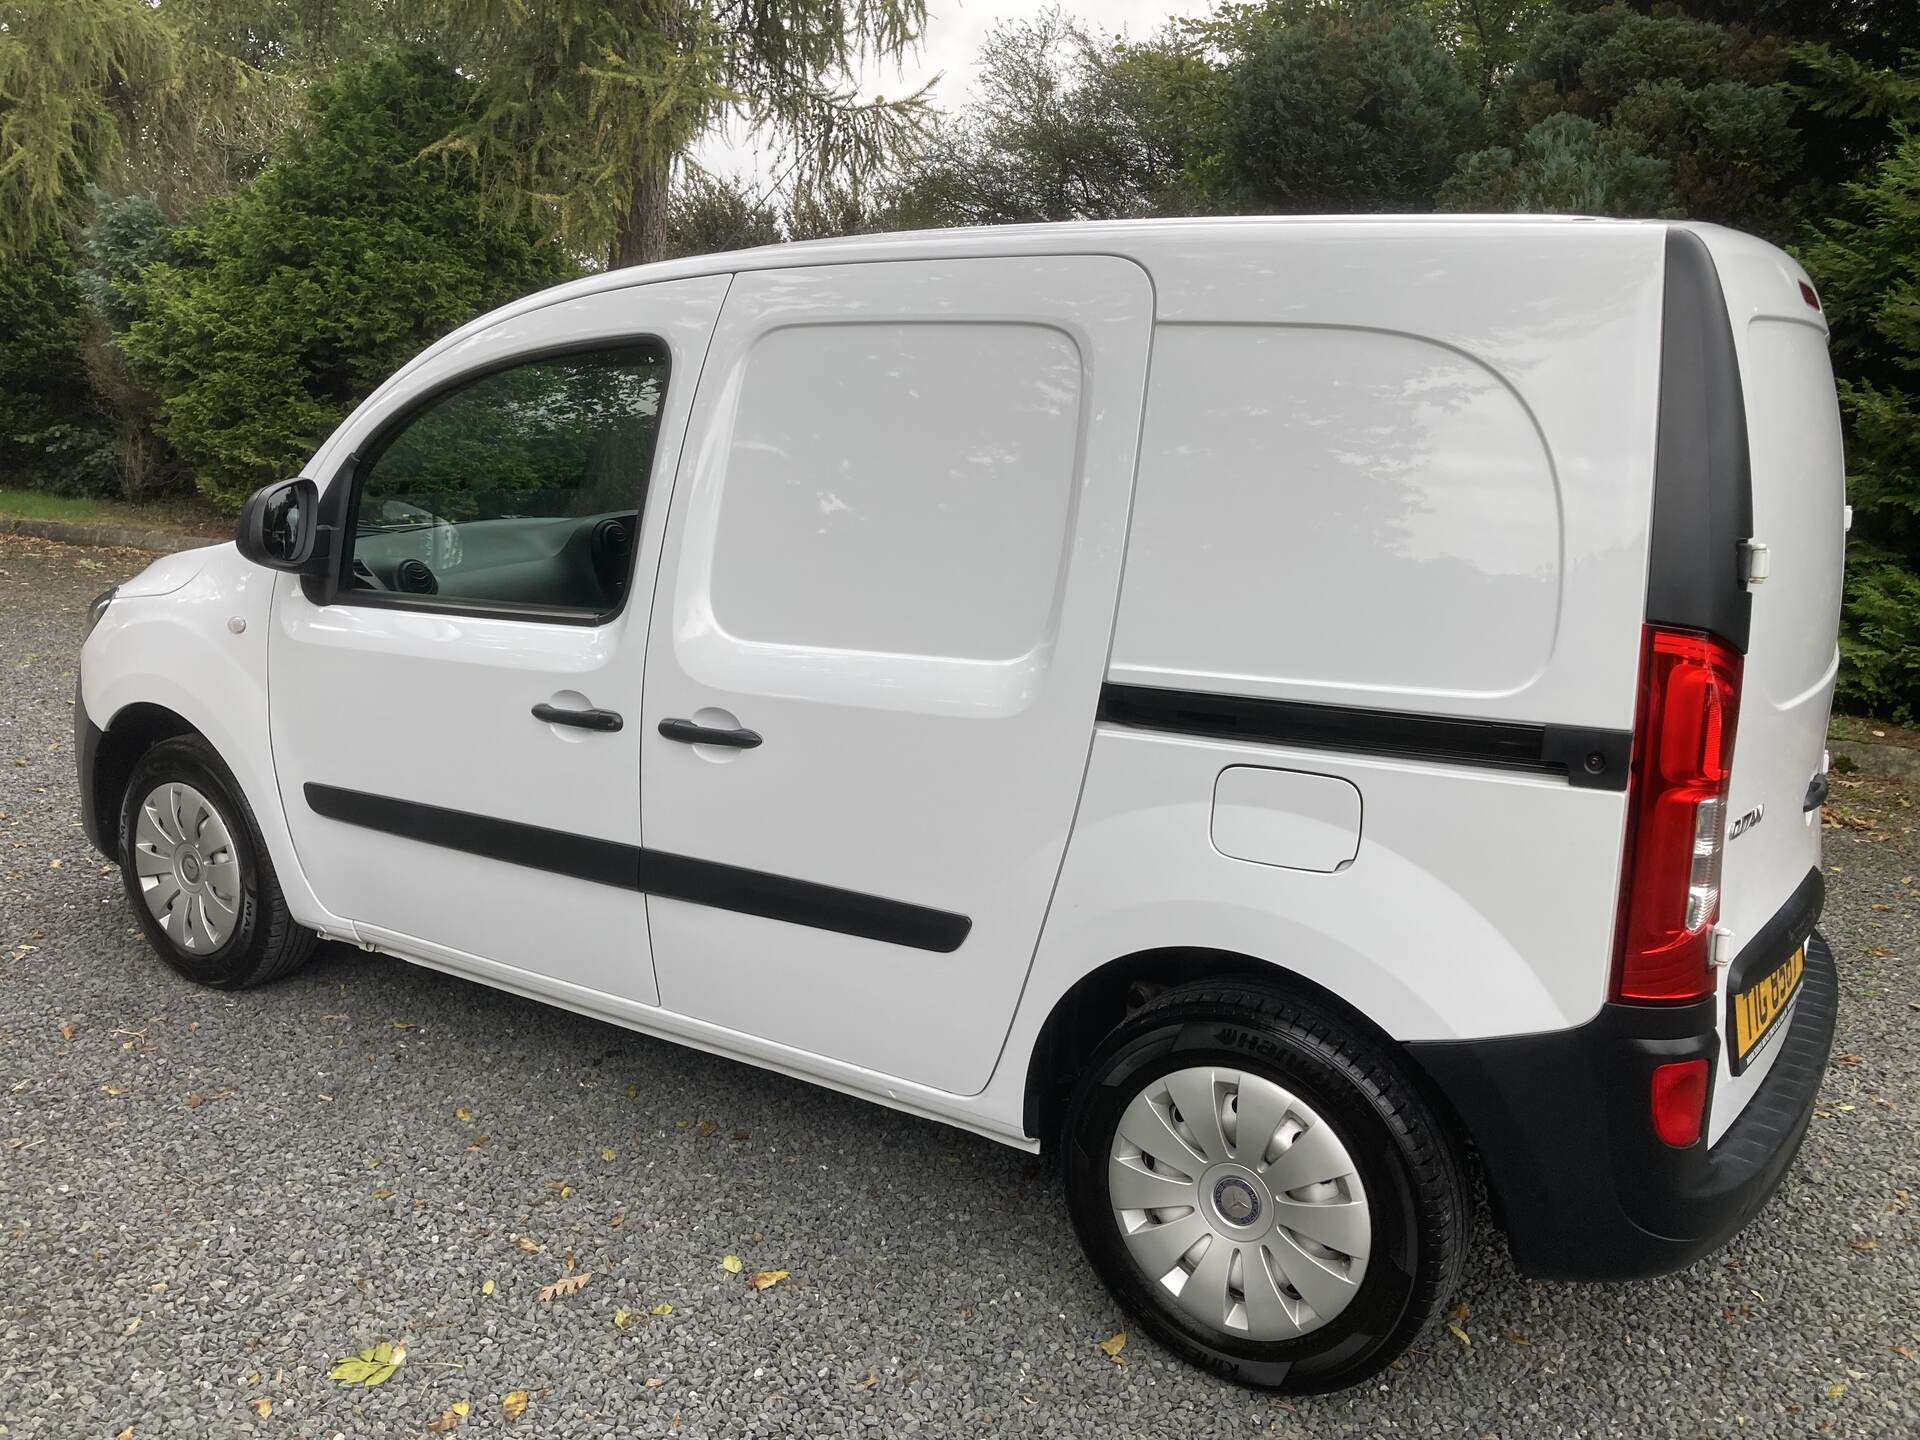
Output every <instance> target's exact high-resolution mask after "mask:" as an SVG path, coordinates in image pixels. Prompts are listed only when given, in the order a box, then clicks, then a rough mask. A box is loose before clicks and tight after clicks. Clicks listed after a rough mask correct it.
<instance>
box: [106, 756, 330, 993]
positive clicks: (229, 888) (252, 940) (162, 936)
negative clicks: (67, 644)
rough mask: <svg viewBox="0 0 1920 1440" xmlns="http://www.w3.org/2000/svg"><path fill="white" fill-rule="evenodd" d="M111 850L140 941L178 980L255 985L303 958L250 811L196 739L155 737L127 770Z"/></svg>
mask: <svg viewBox="0 0 1920 1440" xmlns="http://www.w3.org/2000/svg"><path fill="white" fill-rule="evenodd" d="M119 851H120V854H119V859H120V874H121V878H122V880H123V881H124V883H125V885H126V889H127V898H128V900H129V901H130V902H131V903H132V905H133V911H134V915H135V917H136V918H137V919H138V920H139V922H140V928H141V930H142V931H143V932H144V933H145V935H146V937H147V941H148V943H149V944H151V945H152V946H153V948H154V949H155V950H157V951H158V952H159V953H160V958H161V959H163V960H165V961H166V962H167V964H169V965H171V966H172V967H173V968H174V969H175V970H178V971H179V972H180V973H181V974H182V975H185V976H186V977H187V978H188V979H190V980H197V981H199V982H200V983H201V984H202V985H211V986H213V987H214V988H215V989H219V990H239V989H244V988H246V987H248V986H253V985H264V984H265V983H266V982H267V981H269V980H274V979H278V978H279V977H280V976H282V975H284V974H286V973H287V972H288V971H290V970H292V969H294V968H295V967H297V966H298V965H299V964H300V963H301V962H302V961H304V960H305V959H306V958H307V956H308V955H310V954H311V953H312V951H313V946H314V941H315V940H316V938H317V937H316V936H315V935H314V933H313V932H312V931H311V930H308V929H306V928H305V927H303V926H301V925H299V924H297V923H296V922H295V921H294V919H293V917H292V916H291V915H290V914H288V913H287V904H286V900H285V899H284V898H283V897H282V895H281V893H280V883H279V880H278V878H277V877H276V876H275V875H274V873H273V862H272V861H271V860H269V859H268V858H267V847H266V843H265V842H264V841H263V840H262V839H261V838H260V826H259V824H258V822H256V821H255V819H254V817H253V810H252V809H251V807H249V806H248V804H247V802H246V799H245V797H244V796H242V795H241V793H240V787H239V785H238V784H236V783H235V782H234V778H233V774H232V772H231V771H229V770H228V769H227V767H226V765H225V764H224V763H223V762H222V761H221V759H220V756H219V755H218V754H217V753H216V752H215V751H214V749H213V747H212V746H211V745H209V744H207V742H206V741H204V740H202V739H201V738H200V737H199V736H197V735H185V736H180V737H178V738H176V739H172V740H163V741H161V742H160V743H159V744H158V745H155V746H154V747H153V748H152V749H151V750H149V751H147V752H146V754H144V755H142V756H141V757H140V758H139V760H138V761H136V762H135V763H134V767H133V774H132V776H131V777H129V779H128V781H127V790H126V794H125V795H124V796H123V797H122V800H121V805H120V832H119Z"/></svg>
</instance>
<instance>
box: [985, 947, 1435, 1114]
mask: <svg viewBox="0 0 1920 1440" xmlns="http://www.w3.org/2000/svg"><path fill="white" fill-rule="evenodd" d="M1211 980H1233V981H1236V982H1238V983H1241V984H1245V985H1252V986H1255V987H1258V988H1260V989H1264V990H1270V991H1273V992H1275V993H1277V994H1280V995H1286V996H1292V997H1297V998H1299V999H1302V1000H1306V1001H1308V1002H1310V1003H1312V1004H1314V1005H1317V1006H1318V1007H1320V1008H1321V1009H1324V1010H1330V1011H1333V1012H1334V1013H1336V1014H1338V1015H1340V1016H1341V1017H1342V1018H1344V1019H1346V1020H1347V1021H1349V1022H1350V1023H1352V1024H1353V1025H1355V1026H1357V1027H1359V1028H1360V1029H1362V1030H1364V1031H1368V1032H1370V1033H1371V1034H1372V1036H1373V1037H1374V1038H1375V1039H1376V1040H1377V1041H1378V1042H1379V1043H1380V1044H1382V1045H1384V1046H1388V1047H1391V1048H1392V1049H1393V1050H1395V1051H1399V1050H1401V1048H1402V1047H1401V1046H1400V1044H1399V1042H1398V1041H1396V1040H1394V1039H1393V1038H1392V1037H1391V1036H1390V1035H1388V1034H1387V1033H1386V1031H1384V1030H1382V1029H1381V1028H1380V1027H1379V1026H1378V1025H1377V1024H1375V1023H1374V1022H1373V1021H1372V1020H1371V1019H1370V1018H1368V1016H1367V1015H1366V1014H1365V1013H1364V1012H1363V1011H1361V1010H1358V1009H1356V1008H1355V1007H1354V1006H1353V1004H1352V1003H1351V1002H1349V1001H1347V1000H1344V999H1342V998H1341V997H1340V996H1339V995H1337V994H1335V993H1334V992H1333V991H1331V990H1329V989H1327V988H1326V987H1325V986H1324V985H1320V984H1317V983H1316V982H1314V981H1312V980H1309V979H1308V978H1307V977H1306V976H1304V975H1301V974H1299V973H1298V972H1296V971H1293V970H1289V969H1287V968H1286V967H1285V966H1283V965H1278V964H1275V963H1274V962H1273V961H1271V960H1263V959H1261V958H1259V957H1258V956H1254V955H1247V954H1243V953H1239V952H1236V951H1232V950H1218V949H1211V948H1206V947H1163V948H1159V949H1153V950H1142V951H1139V952H1137V953H1135V954H1131V955H1122V956H1120V957H1118V958H1117V959H1114V960H1109V961H1108V962H1107V963H1106V964H1104V965H1101V966H1100V967H1098V968H1097V969H1094V970H1090V971H1089V972H1087V973H1086V974H1085V975H1083V976H1081V977H1080V979H1078V980H1077V981H1075V982H1074V983H1073V984H1072V985H1071V986H1070V987H1068V989H1067V990H1066V992H1065V993H1064V994H1062V995H1061V996H1060V998H1059V999H1058V1000H1056V1001H1055V1002H1054V1005H1053V1009H1052V1010H1051V1011H1050V1012H1049V1013H1048V1015H1047V1018H1046V1021H1045V1022H1044V1023H1043V1024H1042V1025H1041V1027H1040V1033H1039V1034H1038V1035H1037V1036H1036V1037H1035V1039H1034V1044H1033V1051H1032V1054H1031V1055H1030V1056H1029V1057H1028V1061H1027V1080H1026V1098H1025V1105H1024V1110H1023V1123H1024V1128H1025V1130H1026V1133H1027V1134H1028V1135H1029V1136H1031V1137H1033V1138H1034V1139H1037V1140H1039V1141H1040V1143H1041V1145H1042V1146H1043V1147H1051V1146H1052V1145H1054V1144H1055V1143H1056V1142H1057V1141H1058V1139H1059V1135H1060V1126H1061V1123H1062V1121H1063V1120H1064V1119H1065V1117H1066V1109H1067V1101H1068V1099H1069V1098H1070V1097H1071V1095H1072V1092H1073V1085H1074V1080H1075V1079H1076V1077H1077V1076H1078V1075H1079V1073H1080V1069H1081V1067H1082V1066H1083V1065H1084V1064H1085V1063H1086V1061H1087V1059H1088V1058H1089V1057H1090V1056H1092V1054H1093V1052H1094V1051H1095V1050H1096V1049H1097V1048H1098V1047H1099V1045H1100V1042H1101V1041H1102V1040H1104V1039H1105V1038H1106V1037H1107V1036H1108V1035H1109V1034H1111V1033H1112V1031H1113V1029H1114V1027H1115V1026H1117V1025H1119V1024H1120V1023H1121V1021H1123V1020H1125V1019H1126V1018H1127V1016H1128V1015H1130V1014H1131V1013H1132V1012H1133V1011H1134V1010H1136V1009H1138V1008H1139V1007H1140V1006H1141V1005H1143V1004H1145V1003H1146V1002H1147V1001H1149V1000H1151V999H1153V998H1154V996H1155V995H1157V994H1159V993H1160V992H1161V991H1162V990H1166V989H1170V988H1172V987H1174V986H1177V985H1189V984H1193V983H1195V982H1197V981H1211ZM1411 1068H1414V1069H1416V1070H1417V1068H1418V1067H1411ZM1423 1078H1424V1077H1423ZM1423 1088H1425V1089H1427V1090H1428V1091H1429V1095H1428V1098H1429V1099H1430V1100H1432V1101H1434V1102H1436V1103H1437V1104H1438V1105H1439V1108H1440V1109H1441V1110H1442V1111H1443V1112H1445V1111H1446V1109H1447V1107H1446V1106H1445V1104H1444V1101H1441V1100H1440V1098H1439V1097H1438V1096H1437V1095H1434V1094H1432V1093H1431V1091H1432V1087H1431V1086H1426V1087H1423ZM1447 1119H1448V1120H1449V1121H1450V1122H1451V1121H1452V1116H1451V1114H1450V1113H1448V1114H1447ZM1454 1128H1455V1133H1456V1135H1457V1134H1459V1133H1460V1132H1459V1130H1458V1126H1457V1124H1455V1126H1454Z"/></svg>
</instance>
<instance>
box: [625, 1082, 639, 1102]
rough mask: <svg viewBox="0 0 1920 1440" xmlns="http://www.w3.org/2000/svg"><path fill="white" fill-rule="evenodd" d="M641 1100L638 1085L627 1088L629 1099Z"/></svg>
mask: <svg viewBox="0 0 1920 1440" xmlns="http://www.w3.org/2000/svg"><path fill="white" fill-rule="evenodd" d="M639 1098H640V1087H639V1086H638V1085H629V1086H627V1099H629V1100H638V1099H639Z"/></svg>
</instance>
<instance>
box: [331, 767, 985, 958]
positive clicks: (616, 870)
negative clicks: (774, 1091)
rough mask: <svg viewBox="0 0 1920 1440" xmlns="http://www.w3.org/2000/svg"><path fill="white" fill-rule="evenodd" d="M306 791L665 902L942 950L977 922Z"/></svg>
mask: <svg viewBox="0 0 1920 1440" xmlns="http://www.w3.org/2000/svg"><path fill="white" fill-rule="evenodd" d="M304 789H305V792H306V797H307V806H308V808H309V809H311V810H312V811H313V813H314V814H316V815H323V816H325V817H326V818H327V819H329V820H339V821H343V822H344V823H346V824H348V825H359V826H362V827H364V828H366V829H368V830H378V831H381V832H382V833H383V834H387V835H398V836H400V837H402V838H403V839H407V840H418V841H420V842H421V843H422V844H426V845H438V846H441V847H442V848H444V849H448V850H459V851H463V852H464V853H466V854H468V855H482V856H485V857H486V858H487V859H489V860H504V861H506V862H507V863H508V864H511V865H525V866H528V867H530V868H532V869H535V870H548V871H552V872H553V873H555V874H558V875H572V876H574V877H576V878H578V879H581V880H591V881H593V882H594V883H595V884H598V885H615V886H619V887H622V888H624V889H629V890H639V891H642V892H644V893H645V894H648V895H657V896H659V897H660V898H661V899H663V900H684V901H686V902H688V903H689V904H692V905H707V906H711V907H712V908H714V909H716V910H732V911H736V912H738V913H740V914H745V915H759V916H762V917H764V918H766V919H768V920H782V921H785V922H787V923H788V924H792V925H807V926H811V927H812V928H814V929H816V930H832V931H834V932H836V933H838V934H841V935H856V936H859V937H860V938H861V939H863V940H880V941H884V942H886V943H887V944H889V945H905V946H909V947H911V948H913V949H915V950H933V951H937V952H939V953H941V954H949V953H951V952H952V951H955V950H958V949H959V948H960V945H961V943H962V942H963V941H964V940H965V939H966V938H967V932H968V931H970V930H971V929H972V928H973V921H972V920H970V919H969V918H968V917H966V916H965V915H956V914H954V913H953V912H951V911H948V910H935V909H933V908H931V907H929V906H925V905H913V904H909V903H908V902H907V901H904V900H888V899H886V898H884V897H882V896H878V895H867V894H863V893H862V892H860V891H858V890H842V889H839V888H838V887H836V886H832V885H817V884H815V883H814V882H813V881H811V880H795V879H793V878H791V877H789V876H785V875H770V874H768V873H766V872H765V871H761V870H746V869H742V868H741V867H739V866H737V865H723V864H720V863H719V862H717V861H713V860H696V859H693V858H691V857H690V856H686V855H671V854H668V853H666V852H665V851H661V850H648V849H646V848H644V847H642V846H639V845H622V844H620V843H619V842H617V841H613V840H596V839H593V838H592V837H590V836H585V835H573V834H569V833H568V832H567V831H564V830H549V829H546V828H545V827H543V826H539V825H523V824H521V823H520V822H518V821H516V820H502V819H500V818H498V817H497V816H492V815H475V814H473V813H471V812H469V811H466V810H449V809H446V808H444V807H442V806H439V805H423V804H421V803H420V802H419V801H416V800H396V799H394V798H393V797H391V796H387V795H369V794H367V793H366V792H365V791H361V790H343V789H341V788H340V787H339V786H336V785H316V784H312V783H309V784H307V785H306V786H305V787H304Z"/></svg>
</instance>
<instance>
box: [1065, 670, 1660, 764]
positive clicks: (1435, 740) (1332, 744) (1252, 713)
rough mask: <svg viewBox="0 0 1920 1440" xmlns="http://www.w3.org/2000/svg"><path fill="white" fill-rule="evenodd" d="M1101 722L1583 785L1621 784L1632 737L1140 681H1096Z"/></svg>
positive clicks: (1616, 732) (1624, 732)
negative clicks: (1534, 774) (1532, 774)
mask: <svg viewBox="0 0 1920 1440" xmlns="http://www.w3.org/2000/svg"><path fill="white" fill-rule="evenodd" d="M1100 718H1101V719H1102V720H1103V721H1106V722H1107V723H1108V724H1112V725H1128V726H1133V727H1135V728H1138V729H1143V730H1160V731H1166V732H1168V733H1171V734H1176V735H1197V736H1202V737H1204V738H1206V739H1210V740H1244V741H1251V742H1253V743H1255V744H1263V745H1299V746H1306V747H1309V748H1312V749H1318V750H1345V751H1350V752H1353V753H1357V754H1363V755H1390V756H1393V757H1396V758H1401V759H1413V760H1440V761H1446V762H1448V763H1451V764H1456V765H1490V766H1495V767H1498V768H1501V769H1508V770H1532V771H1539V772H1543V773H1546V774H1551V775H1560V776H1563V777H1565V779H1566V781H1567V783H1568V784H1570V785H1574V786H1578V787H1579V788H1581V789H1588V790H1625V789H1626V788H1627V761H1628V758H1629V756H1630V754H1631V752H1632V750H1633V734H1632V732H1631V731H1627V730H1588V729H1583V728H1580V727H1578V726H1571V725H1533V724H1527V723H1524V722H1520V721H1511V720H1475V719H1469V718H1464V717H1457V716H1451V715H1422V714H1418V713H1414V712H1410V711H1402V710H1363V709H1360V708H1358V707H1355V706H1350V705H1318V704H1313V703H1311V702H1308V701H1303V700H1269V699H1264V698H1259V697H1255V696H1250V695H1215V694H1211V693H1208V692H1206V691H1196V690H1163V689H1160V688H1158V687H1156V686H1149V685H1113V684H1108V685H1102V686H1101V687H1100Z"/></svg>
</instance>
